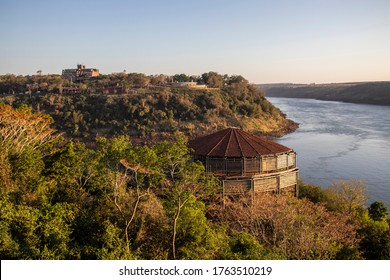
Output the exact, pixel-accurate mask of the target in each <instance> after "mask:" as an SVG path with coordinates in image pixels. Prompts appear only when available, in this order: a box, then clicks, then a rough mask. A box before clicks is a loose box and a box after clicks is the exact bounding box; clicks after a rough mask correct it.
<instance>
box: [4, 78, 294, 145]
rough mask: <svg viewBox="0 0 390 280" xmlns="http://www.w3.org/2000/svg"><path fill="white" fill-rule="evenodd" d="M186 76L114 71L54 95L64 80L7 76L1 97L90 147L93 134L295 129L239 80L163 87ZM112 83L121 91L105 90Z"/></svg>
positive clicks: (159, 136)
mask: <svg viewBox="0 0 390 280" xmlns="http://www.w3.org/2000/svg"><path fill="white" fill-rule="evenodd" d="M34 79H35V80H36V82H35V86H32V85H34V81H33V80H34ZM39 79H40V80H39ZM189 79H190V77H188V76H186V75H184V74H181V75H175V76H172V77H170V78H169V77H167V76H162V75H159V76H153V77H147V76H145V75H142V74H137V75H136V74H124V73H120V74H112V75H106V76H101V77H96V78H93V79H90V80H87V81H85V82H83V83H81V85H80V84H77V88H78V89H80V90H81V88H84V90H82V91H81V92H79V93H73V94H64V93H63V94H58V93H57V94H55V92H56V91H57V92H58V89H59V88H63V85H66V84H69V81H66V80H62V78H61V77H57V76H32V77H23V76H12V75H11V76H10V75H8V76H2V77H1V79H0V92H3V93H5V94H3V97H0V101H1V102H3V103H6V104H10V105H13V106H14V107H17V106H19V105H20V104H28V105H29V106H31V107H32V108H33V110H34V111H37V112H43V113H47V114H49V115H51V116H52V117H53V119H54V120H55V127H56V128H57V129H58V130H59V131H62V132H65V133H66V135H67V136H68V137H72V138H77V139H82V140H86V141H90V142H91V141H93V140H94V139H95V138H96V137H97V136H108V137H111V136H115V135H125V134H126V135H131V137H132V138H133V139H134V140H135V139H138V138H141V139H144V140H145V139H153V140H155V138H157V139H169V137H172V135H173V133H174V132H175V131H181V132H183V133H185V135H187V136H188V137H194V136H196V135H200V134H205V133H209V132H212V131H217V130H219V129H224V128H227V127H231V126H236V127H241V128H243V129H245V130H250V131H256V132H262V133H265V134H273V135H278V134H279V135H280V134H285V133H287V132H289V131H293V130H294V129H296V127H297V124H295V123H294V122H292V121H291V120H287V119H286V118H285V116H284V115H283V114H282V113H281V111H280V110H279V109H277V108H276V107H274V106H273V105H272V104H271V103H269V102H268V100H267V99H266V98H265V97H264V94H263V92H262V91H260V90H259V89H257V88H256V87H255V86H253V85H251V84H249V82H248V81H247V80H245V79H244V78H243V77H241V76H231V77H229V76H222V75H219V74H217V73H214V72H210V73H205V74H203V75H202V76H199V77H192V79H194V80H197V81H199V82H202V83H205V84H206V85H207V86H208V88H205V89H192V88H178V87H174V86H172V85H171V83H168V82H167V81H168V80H170V81H173V83H178V81H188V80H189ZM44 81H45V82H44ZM117 86H118V87H119V88H120V89H122V90H123V89H126V92H127V93H122V94H118V93H117V94H104V93H103V92H105V90H107V89H110V87H117ZM31 88H34V91H32V90H31ZM53 92H54V94H53ZM17 93H19V94H17ZM84 142H85V141H84Z"/></svg>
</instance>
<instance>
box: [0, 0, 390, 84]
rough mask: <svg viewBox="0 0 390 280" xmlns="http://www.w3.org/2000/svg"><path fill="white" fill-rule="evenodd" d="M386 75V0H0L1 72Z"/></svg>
mask: <svg viewBox="0 0 390 280" xmlns="http://www.w3.org/2000/svg"><path fill="white" fill-rule="evenodd" d="M77 64H85V65H86V67H87V68H98V69H99V70H100V72H101V73H103V74H110V73H113V72H122V71H124V70H126V72H127V73H132V72H140V73H145V74H147V75H154V74H168V75H173V74H180V73H185V74H187V75H201V74H202V73H205V72H209V71H216V72H218V73H220V74H228V75H242V76H244V77H245V78H246V79H248V80H249V81H250V82H251V83H278V82H291V83H331V82H335V83H336V82H358V81H389V80H390V0H367V1H360V0H354V1H352V0H351V1H350V0H337V1H335V0H325V1H316V0H311V1H309V0H307V1H301V0H293V1H278V0H273V1H272V0H235V1H231V0H197V1H196V0H188V1H187V0H164V1H158V0H154V1H153V0H142V1H141V0H137V1H135V0H127V1H126V0H109V1H108V0H106V1H102V0H93V1H90V0H84V1H82V0H66V1H64V0H62V1H57V0H48V1H46V0H34V1H31V0H26V1H22V0H0V75H3V74H6V73H13V74H17V75H32V74H35V73H36V72H37V71H38V70H42V74H60V73H61V71H62V69H65V68H75V67H76V65H77Z"/></svg>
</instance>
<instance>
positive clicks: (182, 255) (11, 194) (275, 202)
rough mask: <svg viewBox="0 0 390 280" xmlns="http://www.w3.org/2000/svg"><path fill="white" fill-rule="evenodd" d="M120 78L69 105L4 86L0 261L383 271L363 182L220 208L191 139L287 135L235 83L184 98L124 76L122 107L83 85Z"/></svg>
mask: <svg viewBox="0 0 390 280" xmlns="http://www.w3.org/2000/svg"><path fill="white" fill-rule="evenodd" d="M118 75H119V74H118ZM118 75H111V76H110V75H108V76H104V77H101V80H99V79H94V80H90V81H87V82H85V85H86V86H85V87H84V88H85V92H82V93H74V94H64V93H62V94H61V93H59V92H58V93H54V92H55V86H54V84H55V83H54V82H53V87H52V88H51V89H50V90H49V89H48V90H47V92H45V91H44V88H45V84H44V83H43V82H42V83H41V84H40V83H37V84H38V85H37V86H35V87H32V86H30V89H29V90H27V93H26V92H25V91H24V90H25V88H20V89H17V88H16V87H14V85H15V83H14V84H12V83H9V80H7V79H9V78H10V76H7V79H5V78H4V77H1V79H2V80H1V81H2V82H1V83H0V84H1V86H4V84H6V83H5V82H4V81H5V80H7V81H8V82H7V83H8V84H7V86H8V91H7V92H6V94H5V95H4V96H3V97H2V102H3V103H0V257H1V259H229V260H231V259H390V230H389V224H390V218H389V215H388V209H387V208H386V206H385V205H384V204H383V203H381V202H374V203H372V204H371V205H370V206H368V207H367V206H366V205H365V192H364V191H365V185H364V184H363V183H362V182H361V181H353V180H352V181H340V182H336V183H334V184H333V185H332V186H329V188H327V189H322V188H320V187H317V186H313V185H309V184H306V183H304V182H300V183H299V189H300V192H299V197H291V196H288V195H273V194H265V193H264V194H261V195H257V196H255V197H249V195H248V194H245V193H243V194H242V195H241V196H236V197H230V198H226V199H225V201H222V195H221V184H220V182H219V180H218V179H217V178H215V177H212V176H206V175H205V172H204V167H203V165H202V164H201V163H199V162H194V161H192V160H191V151H190V150H189V149H188V147H187V141H188V138H189V137H193V136H195V135H197V134H200V133H202V132H203V133H205V132H209V131H213V130H216V129H221V128H224V127H225V126H232V125H237V126H241V127H243V128H244V129H248V130H250V129H252V130H254V131H260V132H262V133H265V134H267V133H268V134H269V133H275V132H278V131H279V132H280V131H284V132H286V131H287V130H288V129H289V128H291V127H292V125H293V123H292V122H290V121H288V120H286V119H285V118H284V116H283V114H282V113H281V112H280V111H279V110H278V109H277V108H275V107H273V106H272V105H271V104H270V103H269V102H268V101H266V99H265V98H264V96H263V95H262V92H261V91H258V90H256V89H255V88H254V87H253V86H252V85H250V84H249V83H248V82H247V81H246V80H245V79H243V78H242V77H241V76H234V77H226V76H221V75H216V74H214V73H211V74H210V73H208V74H204V75H202V76H201V77H198V79H201V81H200V82H204V83H206V84H207V85H208V86H209V88H208V89H185V88H174V87H170V86H167V85H163V84H162V83H165V82H166V80H163V78H164V77H165V76H163V77H160V76H156V77H154V78H156V79H157V78H161V80H158V79H157V80H158V81H153V82H152V78H153V77H146V76H144V75H138V76H136V77H137V78H139V80H137V81H136V82H134V81H133V82H130V81H128V80H130V77H133V78H134V75H132V74H123V73H122V74H120V75H122V76H121V78H120V79H122V80H123V81H128V83H129V87H130V88H131V92H128V93H127V94H104V93H102V92H98V87H94V86H93V84H94V83H95V84H97V83H108V82H107V81H110V80H111V79H113V80H115V79H117V77H116V76H118ZM42 77H43V76H36V77H15V76H13V77H11V78H12V79H16V80H18V79H26V80H28V81H29V79H39V78H42ZM44 78H49V77H44ZM52 78H55V79H54V80H56V81H58V84H57V89H58V88H60V87H61V85H62V86H63V85H64V83H65V82H64V81H62V79H61V77H52ZM171 78H172V77H171ZM173 78H174V79H177V80H179V81H182V80H186V79H187V80H188V79H190V78H189V77H187V76H183V75H177V76H176V77H173ZM173 78H172V79H173ZM194 78H196V77H192V78H191V79H194ZM42 79H43V78H42ZM103 81H104V82H103ZM14 82H15V81H14ZM30 82H31V81H30ZM30 82H29V83H30ZM141 82H142V83H143V84H141ZM113 83H114V82H113ZM115 83H118V80H115ZM159 83H160V84H159ZM16 84H17V83H16ZM152 84H153V86H152ZM11 85H12V86H11ZM49 85H50V83H49V82H47V86H49ZM108 85H111V84H108ZM78 86H79V87H82V86H81V85H78ZM10 87H12V88H13V92H12V91H10V90H9V89H10ZM32 88H33V89H32ZM51 91H53V92H51ZM94 91H95V92H94ZM20 92H22V93H23V94H19V93H20ZM140 139H144V140H146V141H140ZM159 139H160V140H159ZM80 140H81V141H80Z"/></svg>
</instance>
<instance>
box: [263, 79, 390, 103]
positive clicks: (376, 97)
mask: <svg viewBox="0 0 390 280" xmlns="http://www.w3.org/2000/svg"><path fill="white" fill-rule="evenodd" d="M257 86H258V87H259V88H261V89H262V90H263V91H264V93H265V96H266V97H286V98H307V99H317V100H324V101H340V102H347V103H357V104H371V105H385V106H390V82H363V83H335V84H259V85H257Z"/></svg>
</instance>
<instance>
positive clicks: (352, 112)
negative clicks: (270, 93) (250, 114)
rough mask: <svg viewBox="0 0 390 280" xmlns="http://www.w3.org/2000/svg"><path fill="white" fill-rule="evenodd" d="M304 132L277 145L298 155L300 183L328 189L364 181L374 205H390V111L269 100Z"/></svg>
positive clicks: (358, 106) (369, 199) (324, 102)
mask: <svg viewBox="0 0 390 280" xmlns="http://www.w3.org/2000/svg"><path fill="white" fill-rule="evenodd" d="M268 100H270V101H271V102H272V103H273V104H274V105H275V106H277V107H278V108H280V109H281V110H282V111H283V112H284V113H285V114H287V117H288V118H289V119H292V120H294V121H295V122H298V123H299V124H300V127H299V129H298V130H297V131H296V132H294V133H291V134H288V135H286V136H284V137H282V138H280V139H278V140H277V141H278V142H279V143H281V144H282V145H285V146H288V147H290V148H292V149H294V150H295V151H296V152H297V154H298V155H297V159H298V167H299V169H300V178H301V179H303V180H304V181H306V182H310V183H313V184H316V185H321V186H324V187H327V186H329V185H330V184H331V183H332V182H333V181H337V180H341V179H343V180H349V179H361V180H363V182H364V183H365V184H366V185H367V186H368V190H367V194H368V203H370V202H372V201H375V200H378V201H383V202H385V203H386V204H387V206H388V207H389V206H390V106H374V105H361V104H350V103H342V102H333V101H319V100H313V99H292V98H268Z"/></svg>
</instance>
